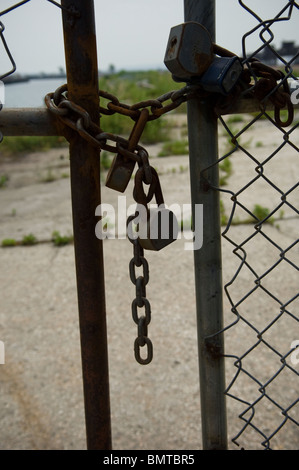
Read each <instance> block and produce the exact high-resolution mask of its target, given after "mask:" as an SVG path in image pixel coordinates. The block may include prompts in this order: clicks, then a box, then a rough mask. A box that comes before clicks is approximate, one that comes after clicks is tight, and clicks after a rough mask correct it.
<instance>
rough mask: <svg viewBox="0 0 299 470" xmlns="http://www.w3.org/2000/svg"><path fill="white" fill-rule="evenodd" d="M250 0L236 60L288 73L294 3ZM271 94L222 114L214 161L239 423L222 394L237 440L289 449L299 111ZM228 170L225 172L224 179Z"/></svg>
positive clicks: (294, 380)
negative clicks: (279, 38) (285, 114)
mask: <svg viewBox="0 0 299 470" xmlns="http://www.w3.org/2000/svg"><path fill="white" fill-rule="evenodd" d="M249 3H250V2H243V1H239V4H240V6H241V7H242V8H243V9H244V15H245V14H249V15H251V16H252V17H254V18H255V20H256V21H257V25H256V26H255V27H254V28H253V29H252V30H250V31H248V32H247V33H246V34H244V36H243V38H242V48H243V63H244V64H247V65H248V67H249V68H250V63H249V61H250V59H252V57H258V58H260V59H262V60H263V61H265V60H266V62H267V63H268V64H269V65H271V66H272V67H275V68H279V69H281V70H283V71H284V73H285V74H286V78H287V79H294V80H295V79H296V74H298V47H294V44H284V47H282V48H281V50H280V51H279V50H278V49H277V48H276V47H274V45H273V41H274V40H275V28H276V26H277V24H278V23H279V22H281V21H295V22H296V21H298V16H299V15H298V4H297V3H296V2H294V1H289V2H286V3H285V5H284V7H283V8H282V9H281V10H280V11H279V12H275V15H274V14H273V13H274V10H275V8H274V6H273V7H271V6H270V5H269V13H271V14H272V15H273V17H272V18H270V19H268V18H267V19H266V20H265V19H262V18H261V17H260V16H258V15H257V13H256V12H254V11H252V10H251V9H250V8H249V6H248V5H249ZM270 10H271V12H270ZM251 36H254V37H259V39H260V45H259V46H258V47H257V48H256V50H255V51H250V52H249V51H248V47H247V41H248V40H250V39H251ZM287 46H288V47H287ZM290 49H291V54H288V52H289V50H290ZM294 52H295V53H294ZM283 54H284V55H283ZM287 54H288V55H287ZM294 96H295V93H294ZM270 101H271V93H270V94H269V95H268V96H267V97H266V99H265V100H264V102H263V103H262V105H261V109H260V111H257V112H256V113H252V114H242V115H231V116H230V117H220V119H219V122H220V124H219V126H220V127H219V133H220V139H219V143H220V151H221V152H222V155H221V158H220V159H219V161H218V165H219V168H220V185H221V186H220V187H219V188H217V190H219V191H220V192H221V210H222V224H224V225H225V229H224V230H223V232H222V238H223V251H224V252H225V253H226V254H225V255H224V257H223V267H224V270H223V276H224V284H225V286H224V291H225V300H224V305H225V320H226V322H227V323H226V325H228V326H226V327H225V329H224V331H225V344H226V369H227V384H228V385H227V389H226V392H225V393H226V395H227V397H228V398H229V399H233V400H235V401H237V402H238V407H239V410H240V412H239V415H238V418H239V420H237V421H239V422H236V420H235V419H234V417H233V416H232V415H231V414H230V412H229V410H230V400H229V399H228V400H227V401H228V416H229V421H228V429H229V432H230V434H231V439H232V442H233V443H234V444H236V445H237V446H241V447H242V448H245V449H247V448H249V449H252V448H265V449H280V448H283V449H296V448H298V444H299V436H298V422H299V399H298V362H299V361H298V359H297V356H298V354H297V356H296V351H295V348H296V346H298V343H299V331H298V300H299V297H298V265H299V263H298V261H299V257H298V255H299V251H298V238H297V237H298V215H299V212H298V200H299V198H298V195H299V192H298V177H297V171H296V168H297V165H298V155H299V154H298V143H299V141H298V115H295V119H294V120H293V123H292V125H290V126H288V127H286V128H282V127H280V126H278V125H277V123H276V121H275V119H274V113H273V111H267V108H269V103H270ZM228 175H232V177H231V178H230V180H229V183H228V181H227V177H228ZM229 247H230V248H229ZM228 252H230V254H228ZM232 256H234V261H235V263H234V268H232V260H231V257H232ZM228 312H230V313H228ZM231 334H232V335H237V337H238V351H236V350H235V349H234V350H231V348H230V338H231ZM234 344H235V343H234ZM233 369H235V371H234V370H233ZM233 433H234V434H233Z"/></svg>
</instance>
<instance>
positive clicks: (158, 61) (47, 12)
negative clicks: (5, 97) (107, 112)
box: [0, 0, 299, 74]
mask: <svg viewBox="0 0 299 470" xmlns="http://www.w3.org/2000/svg"><path fill="white" fill-rule="evenodd" d="M17 1H19V0H0V10H1V11H2V10H4V9H5V8H7V7H9V6H11V5H13V4H15V3H17ZM244 3H246V5H248V6H249V7H250V8H252V9H253V10H254V11H255V12H256V13H257V14H258V15H259V16H260V17H261V18H262V19H264V20H265V19H269V18H273V17H274V16H276V15H277V14H278V13H279V12H280V10H281V9H282V8H283V7H284V6H285V5H286V4H287V3H288V2H287V0H263V1H262V0H245V1H244ZM183 4H184V1H183V0H109V1H107V0H95V9H96V28H97V41H98V63H99V68H100V70H102V71H104V70H107V68H108V67H109V65H110V64H113V65H114V66H115V68H116V69H117V70H119V69H141V68H143V69H144V68H157V67H159V68H163V67H164V64H163V58H164V53H165V49H166V44H167V40H168V36H169V31H170V28H171V27H172V26H175V25H177V24H179V23H182V22H183V21H184V14H183ZM216 5H217V18H216V21H217V37H216V42H217V43H218V44H219V45H221V46H223V47H226V48H228V49H230V50H232V51H234V52H235V53H237V54H241V51H242V45H241V40H242V36H243V34H244V33H245V32H247V31H249V30H250V29H252V28H253V27H255V26H256V25H257V24H258V22H257V21H256V20H255V19H253V18H252V17H251V15H249V13H247V12H246V11H244V9H243V8H242V7H241V6H240V5H239V2H238V0H217V1H216ZM298 19H299V10H298V9H295V10H294V12H293V17H292V20H291V21H280V22H279V23H277V24H275V26H273V28H272V29H273V32H274V34H275V39H274V41H273V43H272V44H274V45H275V46H276V47H279V46H280V45H281V42H282V41H283V40H295V41H296V43H298V32H297V29H298V26H299V21H298ZM0 20H1V21H2V22H3V24H4V26H5V31H4V37H5V39H6V41H7V43H8V46H9V48H10V50H11V53H12V55H13V57H14V59H15V61H16V63H17V71H18V72H19V73H24V74H26V73H38V72H56V71H58V69H59V67H63V68H64V50H63V34H62V27H61V12H60V9H59V8H57V7H55V6H54V5H52V4H51V3H49V2H47V1H46V0H31V1H30V2H29V3H27V4H25V5H23V6H21V7H20V8H18V9H16V10H14V11H12V12H10V13H8V14H6V15H3V16H2V17H0ZM295 28H296V30H295ZM259 32H260V30H258V31H257V32H256V33H255V34H254V35H251V36H249V37H248V38H247V40H246V48H247V50H248V51H249V52H251V51H252V50H255V49H256V48H257V47H258V46H259V45H261V44H262V43H261V40H260V39H259ZM266 39H268V38H266ZM7 69H8V70H9V69H10V64H9V62H8V60H7V58H6V54H5V52H4V49H3V46H2V44H0V74H1V73H2V71H3V70H7Z"/></svg>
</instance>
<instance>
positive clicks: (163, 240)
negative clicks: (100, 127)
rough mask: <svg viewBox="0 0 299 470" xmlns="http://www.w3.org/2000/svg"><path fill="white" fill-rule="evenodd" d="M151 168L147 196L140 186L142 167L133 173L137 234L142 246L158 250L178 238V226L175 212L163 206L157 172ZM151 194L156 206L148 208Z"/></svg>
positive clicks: (142, 179) (142, 178)
mask: <svg viewBox="0 0 299 470" xmlns="http://www.w3.org/2000/svg"><path fill="white" fill-rule="evenodd" d="M151 170H152V181H151V184H150V188H149V193H148V195H147V196H146V194H145V192H144V190H143V187H142V182H143V181H144V180H145V171H144V167H141V168H139V170H138V171H137V172H136V175H135V200H136V201H137V208H136V213H138V217H137V218H136V222H137V235H138V241H139V244H140V246H141V247H142V248H144V249H145V250H153V251H159V250H162V248H165V247H166V246H168V245H170V244H171V243H172V242H174V241H175V240H176V239H177V238H178V233H179V226H178V221H177V218H176V216H175V214H174V213H173V212H172V211H171V210H169V209H167V208H166V207H165V204H164V199H163V195H162V190H161V186H160V181H159V177H158V175H157V172H156V171H155V170H154V169H153V168H151ZM153 195H155V199H156V203H157V207H150V208H149V207H148V202H149V199H151V198H152V197H153ZM136 196H137V197H136Z"/></svg>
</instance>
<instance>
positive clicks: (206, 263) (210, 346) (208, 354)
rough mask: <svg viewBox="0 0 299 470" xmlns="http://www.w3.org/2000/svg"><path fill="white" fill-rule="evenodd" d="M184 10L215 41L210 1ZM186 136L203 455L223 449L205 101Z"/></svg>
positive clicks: (214, 219)
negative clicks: (199, 240)
mask: <svg viewBox="0 0 299 470" xmlns="http://www.w3.org/2000/svg"><path fill="white" fill-rule="evenodd" d="M184 7H185V21H196V22H198V23H201V24H202V25H204V26H205V27H206V28H207V29H208V30H209V32H210V34H211V37H212V40H213V41H214V40H215V1H214V0H200V1H198V0H185V3H184ZM188 132H189V151H190V182H191V199H192V208H193V220H195V215H194V214H195V212H194V208H195V206H196V205H197V204H203V245H202V247H201V249H199V250H195V251H194V267H195V289H196V309H197V331H198V355H199V376H200V396H201V418H202V441H203V449H204V450H225V449H226V448H227V429H226V404H225V395H224V390H225V371H224V358H223V353H224V341H223V335H219V334H217V332H219V331H220V330H221V329H222V327H223V318H222V316H223V312H222V310H223V308H222V274H221V264H222V263H221V227H220V207H219V192H218V191H215V190H212V189H209V185H207V184H206V180H208V181H209V183H210V184H211V185H213V186H218V179H219V175H218V165H215V166H213V167H212V169H210V170H208V172H204V171H203V170H204V169H205V168H207V167H209V166H210V165H212V164H213V163H214V162H216V161H217V158H218V136H217V118H216V117H215V115H214V114H213V110H212V106H211V104H210V102H209V99H208V98H207V99H192V100H190V101H189V102H188ZM195 222H196V221H195Z"/></svg>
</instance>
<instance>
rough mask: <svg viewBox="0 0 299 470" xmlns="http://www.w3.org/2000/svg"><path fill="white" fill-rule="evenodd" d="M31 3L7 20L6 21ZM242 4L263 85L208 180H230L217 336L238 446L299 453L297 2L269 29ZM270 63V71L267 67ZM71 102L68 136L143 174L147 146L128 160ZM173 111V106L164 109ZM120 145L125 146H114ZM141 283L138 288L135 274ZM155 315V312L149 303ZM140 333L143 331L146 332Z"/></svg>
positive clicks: (227, 107) (235, 117) (226, 134)
mask: <svg viewBox="0 0 299 470" xmlns="http://www.w3.org/2000/svg"><path fill="white" fill-rule="evenodd" d="M28 1H30V0H26V1H23V2H19V3H17V4H14V5H12V6H10V7H8V8H7V9H6V10H3V11H2V12H0V19H1V20H3V18H4V16H5V14H7V13H10V12H11V11H13V10H14V9H15V8H18V7H21V6H22V5H23V4H25V3H27V2H28ZM47 1H49V2H50V3H52V4H54V5H55V6H58V7H59V8H62V10H64V11H65V14H66V15H68V20H69V23H72V19H73V20H74V19H75V18H77V17H78V12H77V10H76V9H73V8H69V7H67V6H66V3H65V2H62V4H61V5H60V4H58V3H57V2H54V1H51V0H47ZM236 3H238V5H239V7H240V8H241V9H242V10H243V13H244V15H250V16H251V17H252V18H253V19H254V21H256V26H255V27H254V28H252V29H251V30H250V31H248V32H246V33H245V34H244V35H243V38H242V64H243V67H244V68H245V67H246V69H247V70H248V71H249V76H250V78H251V79H252V81H251V82H250V83H249V82H248V83H246V86H244V87H243V88H242V87H241V88H239V89H238V94H237V95H236V96H234V99H232V97H231V96H230V97H229V100H226V101H225V102H223V101H221V103H219V102H218V103H217V106H216V111H217V112H218V115H219V126H218V133H219V149H220V158H219V159H218V160H217V162H216V163H213V164H212V165H211V166H209V167H207V168H205V169H204V170H203V172H202V173H203V174H205V171H207V173H208V172H209V171H210V170H211V168H212V167H213V168H217V171H219V174H220V185H219V187H218V186H217V187H216V186H213V184H212V185H211V184H210V188H209V189H213V190H214V191H215V192H216V193H217V194H220V198H221V199H220V216H221V225H222V228H223V231H222V251H223V259H222V262H223V280H224V292H225V298H224V324H225V326H224V328H223V329H221V331H217V334H216V336H217V337H218V336H219V334H221V335H223V337H224V339H225V358H226V360H225V367H226V383H227V386H226V391H225V395H226V397H227V409H228V435H229V437H230V439H231V441H232V442H233V443H234V444H236V445H237V446H240V447H242V448H245V449H247V448H249V449H256V448H260V447H262V448H266V449H272V448H273V449H279V448H283V449H288V448H289V449H294V448H296V447H297V444H298V441H299V439H298V402H299V399H298V393H297V388H298V385H297V384H298V354H297V351H296V347H297V346H298V344H299V332H298V313H296V311H297V310H298V309H297V308H296V307H298V244H297V242H298V239H297V235H298V216H299V213H298V177H297V173H296V168H297V165H298V161H297V160H298V143H299V141H298V129H297V128H298V115H296V112H295V115H293V106H291V105H290V103H292V105H297V104H298V91H296V89H297V83H298V81H297V75H298V70H299V54H298V46H297V45H296V44H295V43H287V42H286V43H283V44H282V45H281V46H280V47H277V45H275V46H274V42H275V29H276V26H277V25H278V24H280V23H281V22H287V21H292V22H296V21H298V10H299V6H298V4H297V3H296V2H295V1H288V2H285V4H284V5H282V6H281V8H280V10H279V11H276V9H275V7H274V6H273V7H272V5H270V4H269V11H268V17H267V18H266V19H265V18H262V17H260V16H259V15H258V14H257V12H255V11H253V10H252V9H251V8H250V7H249V6H248V5H247V3H249V2H243V1H241V0H239V1H238V2H237V1H236ZM74 21H75V20H74ZM216 27H217V25H216ZM0 36H1V41H2V45H3V48H4V51H5V54H6V56H7V59H8V63H9V64H10V65H9V66H8V68H7V70H5V71H4V70H1V74H0V80H3V79H5V78H6V77H8V76H9V75H11V74H12V73H13V72H14V71H15V69H16V64H15V62H14V59H13V57H12V54H11V52H10V48H9V44H7V42H6V40H5V28H4V24H3V23H2V22H1V21H0ZM252 36H254V37H255V38H257V37H258V38H259V41H260V45H259V46H258V47H256V49H255V50H249V49H248V42H249V43H250V39H251V37H252ZM256 59H259V60H260V61H261V62H259V61H257V60H256ZM260 63H262V66H260V65H258V66H257V64H260ZM281 72H283V73H281ZM273 80H274V82H273ZM269 83H270V87H269V86H268V85H269ZM273 83H274V84H273ZM281 88H283V89H284V90H285V91H286V90H287V89H288V90H290V91H291V93H290V97H291V98H290V99H291V101H290V100H288V101H282V102H281V101H279V100H280V99H281V98H283V96H282V94H281ZM65 91H66V88H61V89H60V90H59V92H56V94H53V95H51V96H49V99H48V103H47V104H48V107H49V109H51V110H52V111H53V113H54V114H56V115H57V116H58V115H59V117H60V118H61V119H62V121H63V122H64V124H66V125H67V126H70V127H72V129H73V130H74V131H76V132H77V133H79V134H80V136H81V137H82V139H86V140H87V141H88V142H89V144H90V145H91V146H98V147H100V148H101V149H108V150H109V151H112V152H114V153H116V154H119V153H120V152H123V154H124V155H125V156H126V157H127V158H131V157H132V159H133V160H134V159H135V160H134V163H135V161H138V163H140V162H141V160H142V159H143V156H144V154H143V153H142V152H143V151H144V149H142V150H141V151H140V149H139V150H138V151H139V153H138V152H137V153H135V150H136V148H137V142H136V145H135V147H134V148H133V150H132V149H130V150H128V148H130V141H129V142H128V141H126V140H124V139H123V138H120V137H118V136H113V135H112V134H109V135H108V134H107V133H106V134H105V133H102V131H101V129H100V128H98V127H97V126H92V125H91V124H90V121H89V117H88V116H87V114H86V113H85V112H84V109H83V110H82V108H79V107H76V105H70V104H69V103H70V101H68V104H66V101H67V99H66V95H65ZM101 96H102V97H104V98H105V99H107V100H111V101H110V102H109V103H108V105H107V109H106V108H103V107H102V108H101V112H102V113H104V114H105V113H106V114H108V115H109V114H112V113H113V112H120V113H121V114H124V115H127V116H129V117H132V118H133V119H134V118H136V119H135V120H137V121H138V119H139V116H140V112H141V110H143V109H144V108H146V107H150V109H151V113H150V117H151V119H153V120H154V119H157V118H158V117H160V116H161V115H162V114H164V113H165V112H168V111H170V110H172V109H174V108H175V107H177V106H179V105H180V104H182V103H183V102H184V101H187V100H189V99H192V98H193V97H194V89H193V88H192V87H191V89H190V87H186V88H184V89H183V92H182V91H180V92H178V93H173V92H172V93H168V94H165V95H163V96H162V97H159V98H158V99H157V100H148V102H142V103H137V105H135V106H132V107H128V106H126V105H123V104H122V103H120V102H119V101H118V100H117V98H116V97H115V96H112V95H111V94H103V93H102V95H101ZM167 100H172V103H171V104H170V105H164V101H167ZM67 108H68V109H69V111H70V112H71V115H72V116H71V117H72V119H73V116H74V115H75V118H76V119H73V121H72V120H71V119H70V116H69V115H67V111H66V109H67ZM76 113H77V114H76ZM66 115H67V116H66ZM108 131H109V130H108ZM51 132H53V129H52V131H51ZM109 139H110V140H112V141H113V142H114V143H115V146H113V147H112V146H108V145H107V140H109ZM123 147H125V148H123ZM136 155H137V156H136ZM137 157H138V158H137ZM138 159H139V160H138ZM143 160H144V159H143ZM143 160H142V161H143ZM207 180H208V178H207ZM80 197H81V195H80ZM88 248H90V247H88ZM139 262H140V260H139ZM141 264H142V263H141ZM136 266H138V264H137V265H136ZM139 266H140V263H139ZM132 277H133V280H134V281H135V284H137V279H136V276H135V274H134V276H132ZM142 289H144V286H143V287H142V288H141V289H139V291H141V294H140V292H139V297H138V299H139V300H140V297H144V295H143V294H142ZM138 299H137V300H138ZM135 300H136V299H135ZM141 303H142V301H141ZM144 305H147V304H145V302H144V301H143V306H144ZM136 310H137V308H136ZM135 317H136V318H135V319H136V323H137V324H138V323H142V321H141V322H140V321H139V320H141V319H142V318H143V317H141V318H138V317H137V313H135ZM143 323H144V322H143ZM145 323H146V319H145ZM143 326H144V325H143ZM146 326H147V325H146ZM141 327H142V325H141V326H140V324H138V328H139V330H140V329H142V328H141ZM138 334H139V333H138ZM141 336H142V338H143V345H144V343H146V344H148V341H149V340H148V338H147V334H144V330H143V335H141ZM232 337H233V338H234V340H233V341H231V340H230V339H231V338H232ZM236 338H237V340H236ZM137 339H138V338H137ZM231 345H233V347H231ZM141 346H142V344H139V346H138V354H137V355H138V357H140V356H139V354H140V352H139V349H140V347H141ZM149 355H150V356H151V355H152V354H149ZM141 362H142V361H141ZM144 362H145V363H146V362H148V361H144ZM105 373H106V371H105ZM231 401H233V402H234V406H233V407H231V406H230V403H231ZM236 407H237V408H238V410H239V412H238V413H237V415H236ZM108 411H109V410H108ZM210 411H211V413H210V414H212V410H210ZM207 412H208V413H209V410H207ZM238 418H239V419H238Z"/></svg>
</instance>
